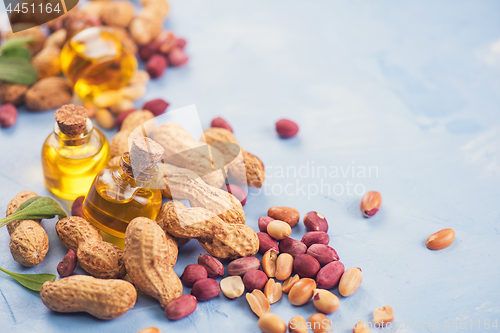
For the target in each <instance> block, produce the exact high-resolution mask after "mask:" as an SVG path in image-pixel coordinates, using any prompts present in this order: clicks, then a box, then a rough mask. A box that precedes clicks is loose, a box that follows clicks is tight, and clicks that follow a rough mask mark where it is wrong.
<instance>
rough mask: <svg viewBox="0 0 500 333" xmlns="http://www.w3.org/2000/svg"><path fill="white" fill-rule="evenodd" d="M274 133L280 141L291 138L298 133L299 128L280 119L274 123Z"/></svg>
mask: <svg viewBox="0 0 500 333" xmlns="http://www.w3.org/2000/svg"><path fill="white" fill-rule="evenodd" d="M276 132H278V135H279V137H280V138H282V139H288V138H292V137H294V136H296V135H297V133H298V132H299V126H298V125H297V123H296V122H294V121H292V120H290V119H280V120H278V121H277V122H276Z"/></svg>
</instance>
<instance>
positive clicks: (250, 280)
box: [243, 271, 268, 292]
mask: <svg viewBox="0 0 500 333" xmlns="http://www.w3.org/2000/svg"><path fill="white" fill-rule="evenodd" d="M267 281H268V278H267V275H266V273H264V272H263V271H248V272H246V273H245V275H243V284H244V285H245V288H246V289H247V290H248V291H249V292H252V291H254V289H258V290H262V289H263V288H264V286H265V285H266V283H267Z"/></svg>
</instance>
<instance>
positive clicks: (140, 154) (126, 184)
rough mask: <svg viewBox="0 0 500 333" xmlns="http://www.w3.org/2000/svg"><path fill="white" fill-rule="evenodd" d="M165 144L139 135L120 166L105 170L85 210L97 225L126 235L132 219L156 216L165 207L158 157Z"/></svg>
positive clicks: (97, 178) (120, 234)
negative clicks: (160, 184) (162, 197)
mask: <svg viewBox="0 0 500 333" xmlns="http://www.w3.org/2000/svg"><path fill="white" fill-rule="evenodd" d="M162 154H163V148H162V147H161V146H160V145H159V144H158V143H156V142H155V141H153V140H151V139H149V138H147V137H143V136H138V137H135V138H134V139H133V140H132V144H131V148H130V153H128V152H127V153H124V154H123V155H122V158H121V160H120V166H115V167H108V168H106V169H104V170H102V171H101V172H100V173H99V174H98V175H97V176H96V177H95V180H94V182H93V183H92V187H91V188H90V190H89V193H88V194H87V197H86V198H85V201H84V202H83V213H84V214H85V216H86V217H87V219H88V220H89V221H90V222H92V223H93V224H94V225H95V226H96V227H97V228H99V229H101V230H102V231H104V232H107V233H108V234H111V235H113V236H115V237H118V238H124V237H125V230H126V229H127V226H128V224H129V222H130V221H132V220H133V219H134V218H136V217H138V216H144V217H148V218H150V219H152V220H155V219H156V216H157V215H158V212H159V211H160V208H161V191H160V189H159V186H158V179H159V176H160V172H159V171H160V168H159V166H158V161H159V160H160V158H161V156H162Z"/></svg>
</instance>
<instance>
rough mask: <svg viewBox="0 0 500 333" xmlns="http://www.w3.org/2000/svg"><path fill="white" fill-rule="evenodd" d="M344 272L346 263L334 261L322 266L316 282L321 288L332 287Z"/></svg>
mask: <svg viewBox="0 0 500 333" xmlns="http://www.w3.org/2000/svg"><path fill="white" fill-rule="evenodd" d="M342 274H344V264H343V263H341V262H340V261H333V262H331V263H329V264H326V265H325V266H324V267H323V268H321V269H320V270H319V272H318V274H317V275H316V282H317V284H318V288H320V289H332V288H333V287H335V286H336V285H337V284H338V283H339V281H340V279H341V277H342Z"/></svg>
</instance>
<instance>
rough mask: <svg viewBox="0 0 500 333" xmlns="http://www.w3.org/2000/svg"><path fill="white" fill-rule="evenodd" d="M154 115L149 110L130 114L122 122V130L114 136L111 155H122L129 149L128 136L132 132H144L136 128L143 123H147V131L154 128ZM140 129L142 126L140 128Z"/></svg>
mask: <svg viewBox="0 0 500 333" xmlns="http://www.w3.org/2000/svg"><path fill="white" fill-rule="evenodd" d="M154 117H155V116H154V115H153V114H152V113H151V112H150V111H147V110H142V111H135V112H132V113H131V114H129V115H128V116H127V117H126V118H125V119H124V120H123V123H122V126H121V128H120V132H118V133H116V134H115V136H113V139H112V140H111V144H110V152H111V157H115V156H121V155H122V154H123V153H125V152H127V151H129V144H128V137H129V136H130V134H131V133H132V132H134V134H142V130H141V131H140V132H136V128H137V127H138V126H140V125H142V124H145V123H147V125H146V127H147V132H148V133H149V131H151V130H152V127H154V121H151V122H150V120H152V119H154ZM139 129H140V128H139Z"/></svg>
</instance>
